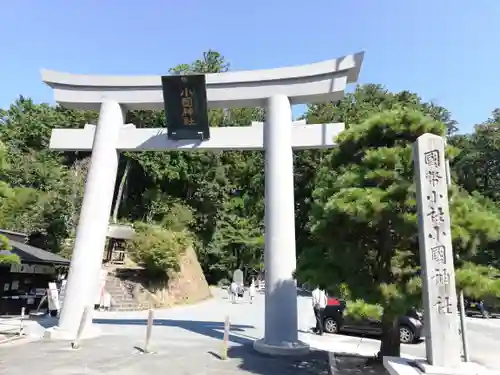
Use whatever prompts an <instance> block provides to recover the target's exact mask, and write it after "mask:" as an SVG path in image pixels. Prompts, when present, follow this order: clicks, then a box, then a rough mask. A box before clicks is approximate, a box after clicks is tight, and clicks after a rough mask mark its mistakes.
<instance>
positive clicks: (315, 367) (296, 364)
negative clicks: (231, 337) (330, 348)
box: [228, 344, 330, 375]
mask: <svg viewBox="0 0 500 375" xmlns="http://www.w3.org/2000/svg"><path fill="white" fill-rule="evenodd" d="M228 357H229V358H230V359H234V360H238V361H240V364H239V366H238V367H239V368H240V369H241V370H242V371H246V372H249V373H254V374H261V375H276V374H293V375H295V374H297V375H299V374H300V375H302V374H311V375H313V374H314V375H328V374H329V373H330V369H329V365H328V353H326V352H324V351H319V350H317V351H311V352H309V353H308V354H306V355H302V356H286V357H273V356H268V355H264V354H260V353H258V352H256V351H255V350H254V349H253V347H252V345H251V344H246V345H242V346H233V347H231V348H230V349H229V351H228Z"/></svg>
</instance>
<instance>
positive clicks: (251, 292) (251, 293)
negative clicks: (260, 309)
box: [248, 279, 256, 303]
mask: <svg viewBox="0 0 500 375" xmlns="http://www.w3.org/2000/svg"><path fill="white" fill-rule="evenodd" d="M255 292H256V290H255V280H254V279H252V282H251V283H250V287H249V288H248V293H249V294H250V303H253V300H254V298H255Z"/></svg>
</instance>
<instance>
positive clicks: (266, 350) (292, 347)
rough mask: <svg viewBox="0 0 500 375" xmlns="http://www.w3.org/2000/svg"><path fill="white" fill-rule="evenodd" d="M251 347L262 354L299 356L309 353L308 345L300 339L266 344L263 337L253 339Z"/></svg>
mask: <svg viewBox="0 0 500 375" xmlns="http://www.w3.org/2000/svg"><path fill="white" fill-rule="evenodd" d="M253 348H254V349H255V350H256V351H258V352H259V353H262V354H269V355H279V356H299V355H304V354H307V353H309V345H308V344H306V343H304V342H302V341H295V342H283V343H280V344H267V343H266V342H265V341H264V339H261V340H257V341H254V343H253Z"/></svg>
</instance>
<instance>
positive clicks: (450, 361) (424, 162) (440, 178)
mask: <svg viewBox="0 0 500 375" xmlns="http://www.w3.org/2000/svg"><path fill="white" fill-rule="evenodd" d="M444 154H445V140H444V138H443V137H440V136H437V135H434V134H424V135H422V136H420V137H419V138H418V139H417V141H416V143H415V145H414V163H415V182H416V188H417V206H418V226H419V248H420V262H421V265H422V298H423V306H424V317H425V318H424V319H425V320H424V322H425V325H426V329H427V332H428V333H429V334H428V337H427V339H426V354H427V360H428V362H429V364H430V365H432V366H439V367H451V368H454V367H459V366H460V365H461V362H462V360H461V356H460V336H459V332H458V320H457V293H456V289H455V268H454V265H453V249H452V237H451V225H450V213H449V208H448V185H447V171H446V162H445V155H444Z"/></svg>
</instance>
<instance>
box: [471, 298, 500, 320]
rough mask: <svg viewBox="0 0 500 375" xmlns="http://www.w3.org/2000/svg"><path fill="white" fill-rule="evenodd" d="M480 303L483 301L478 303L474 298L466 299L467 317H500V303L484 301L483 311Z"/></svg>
mask: <svg viewBox="0 0 500 375" xmlns="http://www.w3.org/2000/svg"><path fill="white" fill-rule="evenodd" d="M480 303H481V301H477V300H475V299H473V298H465V301H464V305H465V315H467V316H474V315H480V316H482V317H483V318H490V317H495V318H497V317H500V306H499V303H498V301H494V302H493V301H484V302H483V309H482V311H481V308H480Z"/></svg>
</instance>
